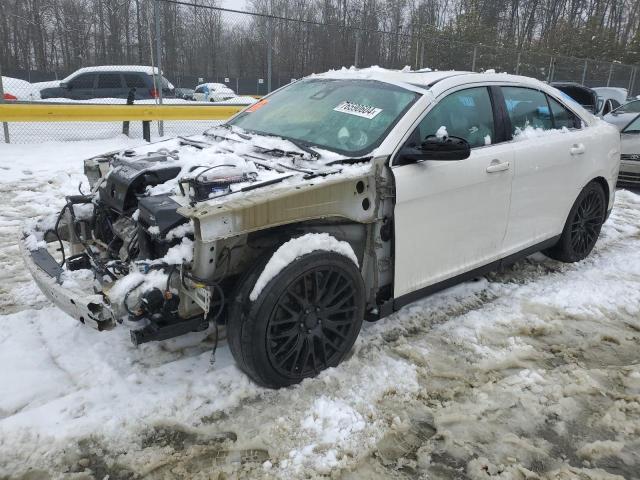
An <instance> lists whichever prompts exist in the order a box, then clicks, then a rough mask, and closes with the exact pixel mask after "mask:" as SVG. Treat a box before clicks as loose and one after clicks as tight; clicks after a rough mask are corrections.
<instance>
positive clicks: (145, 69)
mask: <svg viewBox="0 0 640 480" xmlns="http://www.w3.org/2000/svg"><path fill="white" fill-rule="evenodd" d="M114 72H118V73H121V72H123V73H146V74H148V75H152V74H153V73H155V74H158V72H159V70H158V67H149V66H145V65H99V66H96V67H83V68H80V69H78V70H76V71H75V72H73V73H72V74H71V75H68V76H67V77H66V78H65V79H64V80H62V81H63V82H66V81H69V80H71V79H72V78H74V77H76V76H78V75H80V74H82V73H114Z"/></svg>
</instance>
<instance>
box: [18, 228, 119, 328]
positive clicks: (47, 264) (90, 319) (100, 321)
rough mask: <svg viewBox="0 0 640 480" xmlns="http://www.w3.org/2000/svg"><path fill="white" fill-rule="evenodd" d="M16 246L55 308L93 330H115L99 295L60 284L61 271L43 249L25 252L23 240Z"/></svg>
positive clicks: (25, 247)
mask: <svg viewBox="0 0 640 480" xmlns="http://www.w3.org/2000/svg"><path fill="white" fill-rule="evenodd" d="M18 245H19V247H20V254H21V255H22V259H23V260H24V263H25V265H26V266H27V268H28V269H29V272H31V276H32V277H33V279H34V280H35V282H36V284H37V285H38V287H39V288H40V290H41V291H42V293H44V294H45V295H46V297H47V298H48V299H49V300H51V301H52V302H53V303H54V304H55V305H56V306H57V307H58V308H60V309H61V310H62V311H64V312H65V313H67V314H69V315H71V316H72V317H73V318H75V319H76V320H79V321H80V322H81V323H84V324H86V325H90V326H91V327H93V328H95V329H97V330H108V329H111V328H113V327H114V326H115V324H116V316H115V314H114V312H113V311H112V310H111V308H109V306H107V305H106V304H105V303H104V298H103V296H102V295H98V294H87V293H86V292H83V291H81V290H77V289H75V288H66V287H64V286H63V285H62V284H61V283H60V282H61V280H60V279H61V275H62V272H63V270H62V268H60V266H59V265H58V263H57V262H56V261H55V259H54V258H53V257H52V256H51V254H50V253H49V252H48V251H47V250H46V249H45V248H39V249H37V250H29V249H28V248H27V246H26V244H25V240H24V238H21V239H20V240H19V242H18Z"/></svg>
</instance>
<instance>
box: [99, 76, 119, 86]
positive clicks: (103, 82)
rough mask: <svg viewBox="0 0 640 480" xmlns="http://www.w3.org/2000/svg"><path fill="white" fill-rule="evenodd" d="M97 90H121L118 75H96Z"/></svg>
mask: <svg viewBox="0 0 640 480" xmlns="http://www.w3.org/2000/svg"><path fill="white" fill-rule="evenodd" d="M98 88H122V81H121V80H120V74H119V73H101V74H100V75H98Z"/></svg>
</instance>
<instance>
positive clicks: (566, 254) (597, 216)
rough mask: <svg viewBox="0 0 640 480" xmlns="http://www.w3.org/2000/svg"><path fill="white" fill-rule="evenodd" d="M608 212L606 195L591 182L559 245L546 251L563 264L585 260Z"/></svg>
mask: <svg viewBox="0 0 640 480" xmlns="http://www.w3.org/2000/svg"><path fill="white" fill-rule="evenodd" d="M606 211H607V206H606V196H605V194H604V190H603V189H602V186H601V185H600V184H599V183H598V182H591V183H589V184H588V185H587V186H586V187H584V188H583V189H582V192H580V195H578V198H577V199H576V201H575V203H574V204H573V207H571V211H570V212H569V217H568V218H567V222H566V224H565V226H564V230H563V231H562V236H561V237H560V240H559V241H558V243H557V244H556V245H555V246H554V247H552V248H550V249H549V250H548V251H547V252H545V253H546V254H547V255H549V256H550V257H551V258H554V259H556V260H560V261H562V262H579V261H580V260H583V259H584V258H586V257H587V256H588V255H589V253H591V250H593V247H594V246H595V244H596V241H597V240H598V237H599V235H600V230H601V228H602V224H603V223H604V219H605V215H606Z"/></svg>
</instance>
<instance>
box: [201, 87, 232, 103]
mask: <svg viewBox="0 0 640 480" xmlns="http://www.w3.org/2000/svg"><path fill="white" fill-rule="evenodd" d="M235 97H237V95H236V92H234V91H233V90H232V89H231V88H229V87H227V86H226V85H225V84H224V83H201V84H200V85H197V86H196V88H195V91H194V93H193V99H194V100H196V101H198V102H221V101H224V100H229V99H231V98H235Z"/></svg>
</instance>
